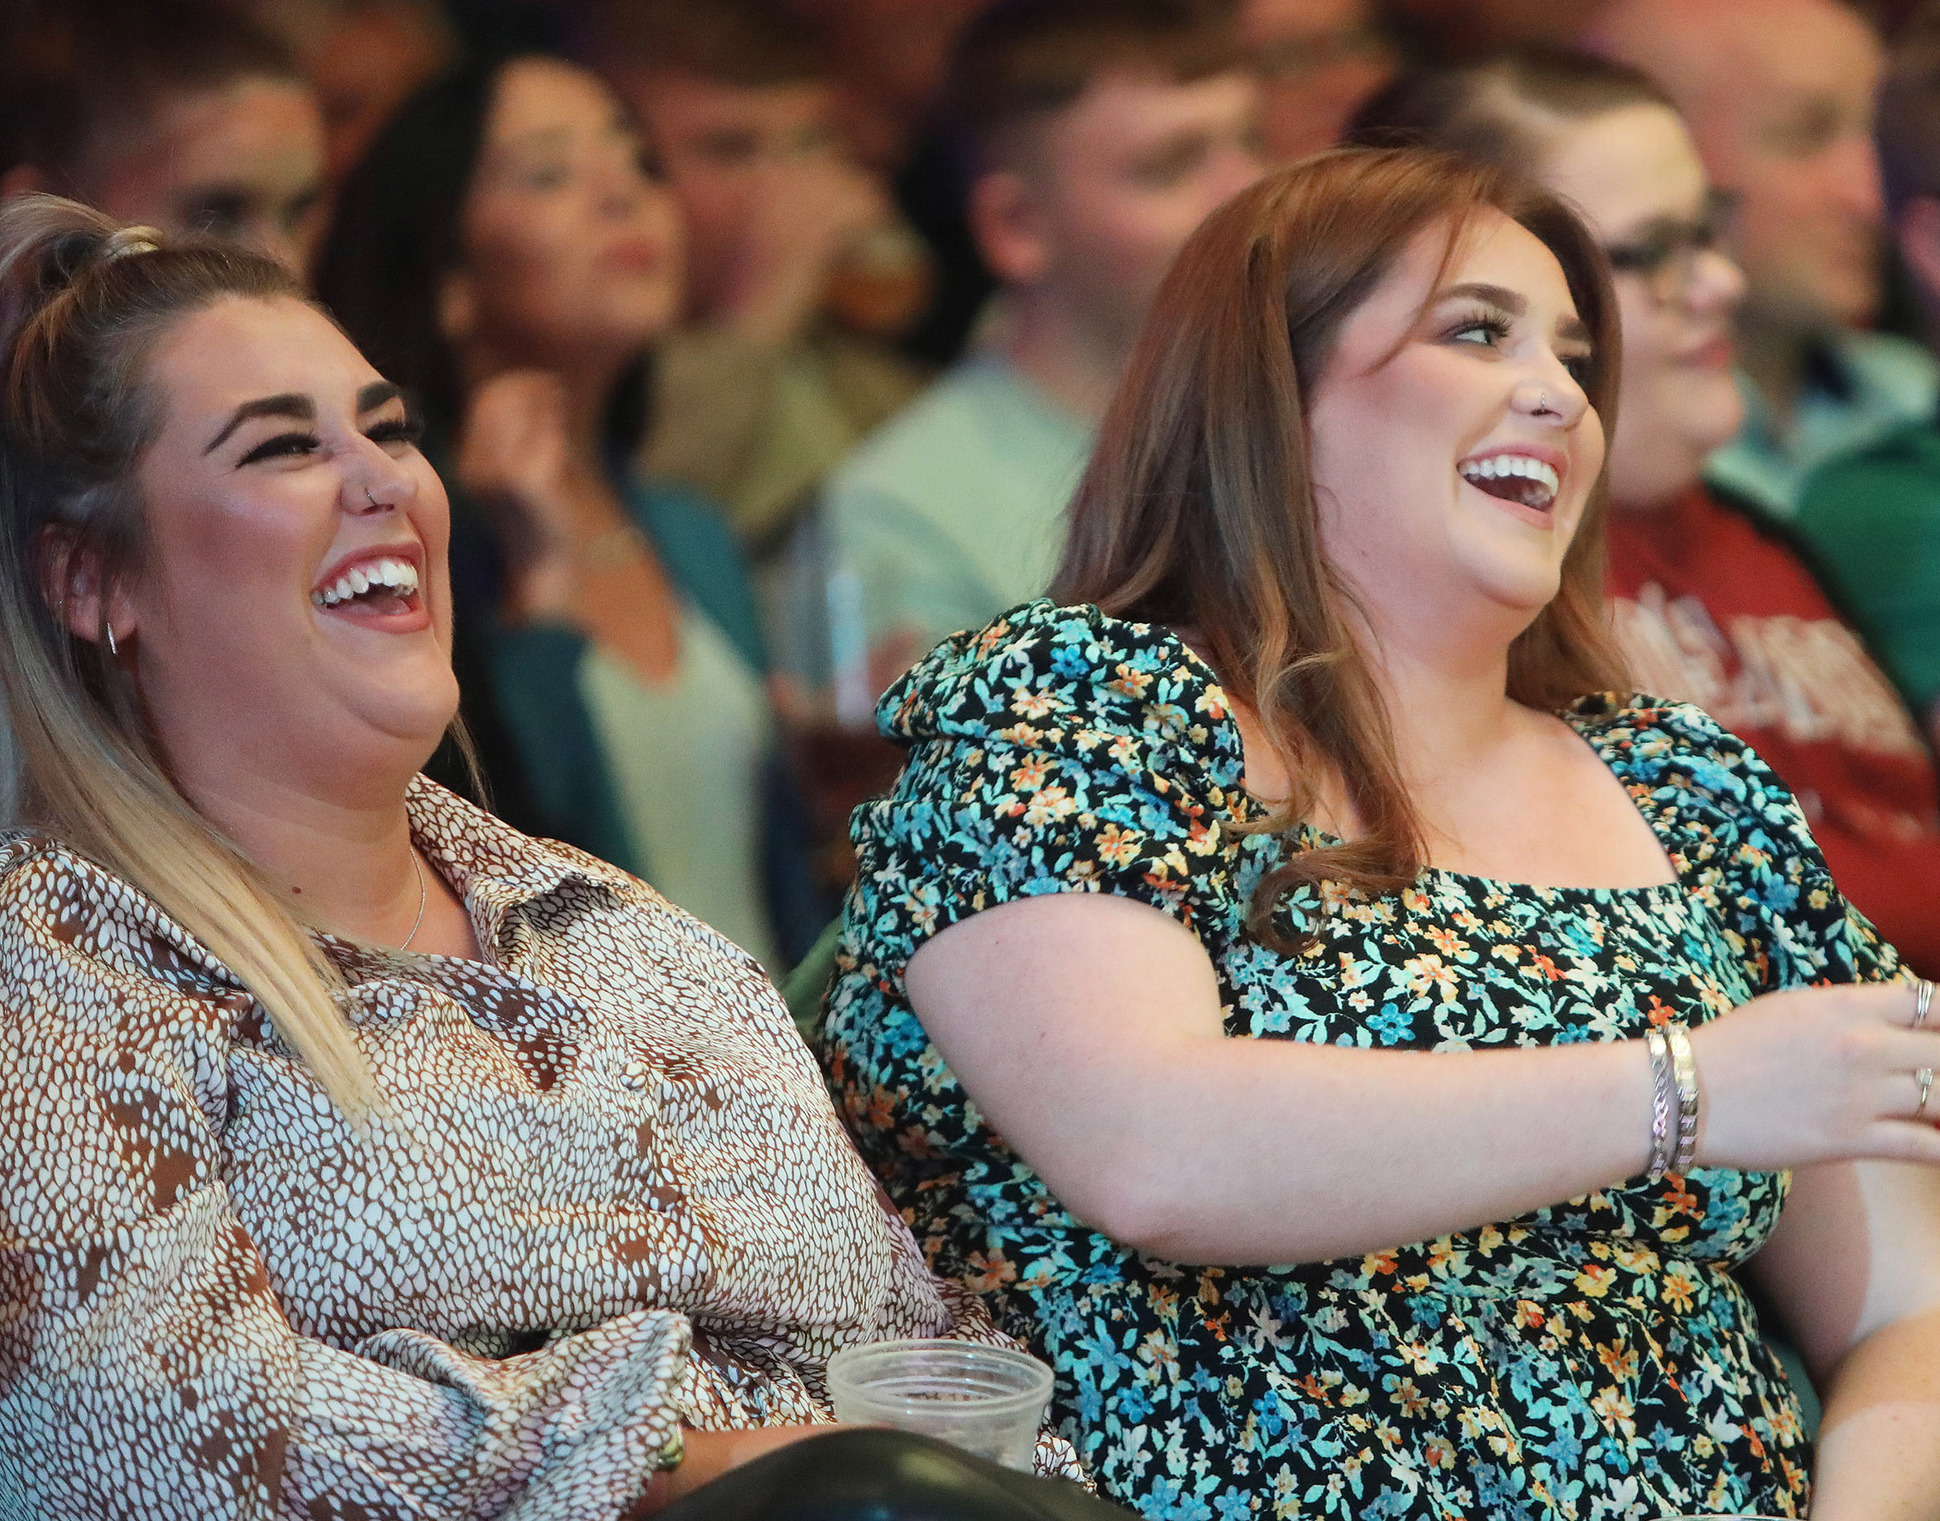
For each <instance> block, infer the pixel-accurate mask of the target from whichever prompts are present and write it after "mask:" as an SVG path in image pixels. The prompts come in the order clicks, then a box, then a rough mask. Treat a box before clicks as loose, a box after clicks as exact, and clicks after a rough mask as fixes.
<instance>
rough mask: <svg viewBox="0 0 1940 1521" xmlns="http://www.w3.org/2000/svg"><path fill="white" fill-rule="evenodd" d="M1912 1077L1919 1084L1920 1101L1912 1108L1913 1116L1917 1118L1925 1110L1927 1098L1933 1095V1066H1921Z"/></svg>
mask: <svg viewBox="0 0 1940 1521" xmlns="http://www.w3.org/2000/svg"><path fill="white" fill-rule="evenodd" d="M1913 1077H1914V1080H1915V1081H1916V1082H1918V1083H1919V1085H1920V1102H1919V1103H1918V1104H1916V1105H1915V1106H1914V1108H1913V1118H1914V1119H1916V1120H1917V1119H1919V1118H1920V1116H1921V1115H1923V1114H1925V1113H1926V1112H1927V1100H1928V1099H1930V1098H1932V1097H1933V1068H1931V1067H1922V1068H1921V1069H1920V1070H1919V1071H1918V1072H1916V1073H1914V1074H1913Z"/></svg>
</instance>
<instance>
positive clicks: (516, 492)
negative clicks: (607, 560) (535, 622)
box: [456, 370, 576, 623]
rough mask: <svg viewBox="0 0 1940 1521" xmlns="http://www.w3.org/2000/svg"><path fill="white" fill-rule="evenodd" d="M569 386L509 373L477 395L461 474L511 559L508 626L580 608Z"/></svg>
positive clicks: (462, 446) (542, 376)
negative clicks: (577, 601) (575, 560)
mask: <svg viewBox="0 0 1940 1521" xmlns="http://www.w3.org/2000/svg"><path fill="white" fill-rule="evenodd" d="M567 415H568V414H567V402H566V390H565V386H564V384H563V383H562V382H561V381H560V379H559V377H558V376H557V375H554V374H552V373H550V372H548V371H545V370H507V371H506V372H505V373H504V374H502V375H495V376H493V377H492V378H491V379H490V380H488V381H486V382H485V383H484V384H483V385H481V386H480V387H479V388H478V389H477V391H476V392H474V393H473V395H472V398H471V404H470V406H469V407H468V408H467V409H466V413H465V426H464V430H463V432H462V433H461V434H460V435H459V440H458V455H457V461H456V472H457V477H458V482H459V484H460V485H461V486H463V487H464V489H465V493H466V495H467V496H469V497H470V498H471V499H472V501H473V502H475V503H476V504H477V506H478V509H479V510H480V511H481V512H483V513H484V514H485V515H486V516H487V517H488V518H489V519H490V520H491V523H492V528H493V531H494V533H495V534H496V535H497V537H498V541H499V545H500V547H501V549H502V550H503V552H504V555H505V563H506V592H505V602H506V607H505V614H506V618H507V621H508V622H515V623H516V622H524V621H528V620H530V619H533V618H539V617H549V616H552V617H556V616H560V615H562V614H564V613H565V612H567V611H568V610H569V609H570V608H571V606H572V603H573V599H574V588H575V577H574V567H573V544H574V541H575V537H576V535H575V531H574V520H573V511H572V502H571V495H570V491H569V484H568V477H569V462H570V460H571V445H570V440H569V438H568V433H567Z"/></svg>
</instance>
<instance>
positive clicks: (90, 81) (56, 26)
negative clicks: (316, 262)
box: [0, 0, 323, 271]
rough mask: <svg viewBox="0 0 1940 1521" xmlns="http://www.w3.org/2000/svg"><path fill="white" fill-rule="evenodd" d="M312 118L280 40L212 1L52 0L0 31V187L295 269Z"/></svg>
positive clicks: (304, 254)
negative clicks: (253, 252)
mask: <svg viewBox="0 0 1940 1521" xmlns="http://www.w3.org/2000/svg"><path fill="white" fill-rule="evenodd" d="M322 176H323V118H322V115H321V113H320V112H319V110H318V108H317V101H316V96H315V94H314V93H313V92H312V90H311V89H310V86H309V85H308V84H307V83H305V81H304V80H303V79H302V77H301V76H300V75H299V74H298V73H297V70H296V67H295V65H294V64H293V63H292V62H291V60H290V58H289V57H288V55H287V54H286V53H285V52H284V51H283V49H282V48H281V46H280V45H279V44H278V42H277V41H276V40H275V39H274V38H273V37H272V36H271V35H270V34H269V33H268V32H266V31H263V30H261V29H259V28H258V27H257V26H256V25H255V24H254V23H253V22H251V21H249V20H247V19H246V18H245V17H244V16H242V15H241V14H240V13H239V12H237V11H235V10H232V9H230V8H228V7H226V6H223V5H220V4H216V3H212V0H201V3H194V0H64V3H60V4H48V5H44V6H41V7H38V8H37V9H36V10H35V11H33V12H30V13H29V14H27V15H25V16H22V17H18V18H16V19H15V20H13V21H12V22H11V24H9V25H8V26H6V27H5V29H4V31H0V195H19V194H22V193H25V192H28V191H35V190H46V191H53V192H55V193H57V194H60V195H65V196H71V197H72V198H74V199H75V200H78V201H85V202H87V203H88V204H89V205H92V206H96V207H98V208H100V209H101V210H102V211H105V212H107V213H108V215H110V216H113V217H118V218H120V219H122V220H123V221H129V222H145V223H149V224H151V225H153V226H157V227H160V228H163V229H164V230H166V231H169V232H177V233H189V232H197V233H208V234H211V235H213V236H216V237H223V238H232V239H234V240H236V241H238V242H241V243H246V244H248V245H249V246H251V247H253V248H256V249H259V250H260V251H262V252H264V253H267V254H269V255H271V256H272V257H274V258H276V259H278V260H280V261H282V262H283V263H284V264H286V265H288V266H289V267H290V268H292V269H295V270H298V271H301V270H303V269H304V268H305V267H306V265H307V262H308V254H309V247H310V244H311V241H312V240H313V238H314V236H315V234H316V225H315V223H316V212H317V202H318V193H319V189H320V187H321V183H322Z"/></svg>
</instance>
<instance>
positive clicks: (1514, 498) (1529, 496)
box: [1458, 454, 1561, 512]
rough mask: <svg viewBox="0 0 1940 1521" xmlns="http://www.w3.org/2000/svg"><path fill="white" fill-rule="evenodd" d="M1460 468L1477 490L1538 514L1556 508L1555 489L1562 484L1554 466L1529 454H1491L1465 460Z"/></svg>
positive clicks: (1463, 477) (1465, 477) (1463, 475)
mask: <svg viewBox="0 0 1940 1521" xmlns="http://www.w3.org/2000/svg"><path fill="white" fill-rule="evenodd" d="M1458 468H1459V469H1460V470H1461V473H1462V479H1463V480H1465V481H1467V482H1468V483H1469V484H1470V485H1471V486H1473V487H1475V489H1476V490H1478V491H1486V492H1487V493H1488V494H1489V495H1490V496H1494V497H1500V498H1501V499H1502V500H1503V501H1505V502H1514V503H1516V504H1517V505H1518V506H1521V507H1532V508H1534V509H1535V510H1536V511H1538V512H1547V511H1549V509H1550V508H1551V507H1552V506H1554V505H1555V503H1556V489H1557V487H1558V486H1559V485H1560V484H1561V482H1560V480H1559V479H1558V477H1557V474H1556V471H1555V470H1554V469H1553V468H1552V467H1551V466H1549V465H1546V464H1544V463H1543V461H1541V460H1539V459H1531V458H1530V457H1529V456H1528V455H1526V454H1491V455H1487V456H1485V457H1483V458H1481V459H1472V460H1465V461H1464V462H1463V463H1462V464H1461V465H1460V466H1459V467H1458Z"/></svg>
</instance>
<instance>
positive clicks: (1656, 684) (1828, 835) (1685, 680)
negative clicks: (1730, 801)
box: [1609, 487, 1940, 978]
mask: <svg viewBox="0 0 1940 1521" xmlns="http://www.w3.org/2000/svg"><path fill="white" fill-rule="evenodd" d="M1609 522H1610V574H1609V592H1610V596H1611V597H1612V599H1613V601H1614V610H1615V616H1616V628H1617V637H1618V639H1619V641H1620V642H1621V643H1622V645H1623V649H1624V653H1625V654H1626V655H1627V656H1628V657H1629V660H1630V668H1631V677H1632V679H1633V680H1634V681H1635V683H1636V685H1637V689H1638V690H1639V691H1641V692H1647V693H1649V694H1651V695H1652V696H1657V697H1669V698H1676V699H1680V700H1682V701H1685V702H1693V703H1696V704H1697V705H1698V706H1699V707H1701V708H1703V709H1704V710H1705V711H1706V712H1707V713H1709V714H1710V715H1711V716H1712V717H1713V718H1715V719H1717V721H1718V722H1719V723H1721V724H1722V725H1724V727H1725V728H1727V729H1729V730H1731V732H1732V733H1734V734H1736V735H1738V736H1739V737H1740V738H1741V739H1744V740H1746V741H1747V742H1748V743H1749V744H1750V745H1751V747H1752V748H1753V749H1754V750H1756V751H1757V752H1758V754H1759V755H1760V756H1761V757H1762V758H1763V759H1764V761H1765V763H1766V764H1767V765H1769V766H1770V767H1771V768H1772V770H1774V771H1775V772H1777V773H1778V775H1779V777H1780V778H1781V779H1782V780H1783V781H1784V783H1785V784H1786V786H1788V787H1790V788H1791V789H1792V791H1793V792H1794V793H1795V794H1797V796H1798V800H1799V804H1800V806H1801V807H1802V808H1803V809H1804V810H1805V816H1806V818H1807V820H1808V821H1809V822H1810V823H1811V825H1812V833H1813V836H1814V837H1815V838H1816V839H1817V840H1818V842H1819V848H1820V849H1821V850H1823V851H1824V852H1825V858H1826V861H1827V863H1828V864H1829V865H1830V866H1831V868H1832V876H1833V880H1834V881H1836V882H1837V883H1838V884H1839V888H1840V891H1842V892H1843V893H1844V894H1845V895H1846V897H1847V899H1848V900H1850V901H1851V902H1852V903H1853V904H1854V905H1855V906H1857V907H1858V909H1859V910H1860V912H1861V913H1863V914H1865V915H1866V917H1867V918H1869V919H1871V920H1872V921H1873V923H1874V924H1876V925H1877V926H1878V927H1879V930H1880V933H1881V934H1883V935H1884V936H1885V937H1886V938H1887V939H1888V940H1890V941H1891V942H1892V943H1893V944H1894V945H1895V946H1897V947H1898V948H1899V951H1900V954H1901V956H1902V957H1904V958H1905V960H1906V961H1907V962H1908V964H1909V965H1911V966H1912V967H1914V968H1915V969H1916V970H1917V971H1919V972H1920V973H1921V975H1923V976H1927V977H1935V978H1940V779H1936V776H1935V772H1934V764H1933V756H1932V753H1931V752H1930V751H1929V750H1928V749H1927V746H1926V745H1925V743H1924V742H1923V741H1922V740H1921V737H1920V733H1919V730H1918V729H1917V728H1916V727H1915V726H1914V723H1913V720H1912V718H1911V717H1910V716H1909V715H1908V713H1907V711H1906V707H1905V704H1903V703H1902V702H1901V701H1900V698H1899V694H1898V693H1897V692H1895V691H1894V689H1893V687H1892V685H1891V683H1889V682H1888V681H1887V679H1886V677H1885V675H1884V674H1883V673H1882V672H1881V671H1880V669H1879V667H1878V666H1877V665H1875V664H1874V663H1873V660H1872V658H1871V657H1870V656H1869V655H1868V654H1867V653H1866V651H1865V649H1864V647H1863V646H1862V645H1861V644H1860V642H1859V640H1858V638H1857V637H1856V636H1855V635H1854V634H1853V632H1852V630H1851V629H1849V628H1848V627H1847V626H1846V625H1845V623H1844V622H1843V621H1841V619H1840V617H1839V615H1838V613H1837V612H1836V611H1834V609H1833V607H1832V604H1831V603H1830V602H1829V601H1827V600H1826V595H1825V593H1824V591H1822V590H1821V589H1820V586H1819V583H1818V581H1817V580H1816V579H1815V578H1814V576H1813V574H1812V572H1811V570H1810V569H1808V568H1807V566H1806V564H1805V562H1804V561H1803V560H1802V559H1801V558H1800V557H1799V556H1798V554H1797V553H1796V552H1795V551H1793V550H1792V549H1791V548H1790V547H1789V546H1788V545H1787V544H1786V543H1785V542H1784V541H1783V540H1782V539H1781V538H1779V537H1778V536H1776V535H1775V534H1773V533H1772V532H1770V531H1769V530H1766V529H1762V528H1760V527H1759V526H1758V525H1757V524H1756V523H1755V522H1753V520H1752V519H1751V518H1749V517H1748V516H1746V515H1745V514H1744V513H1743V512H1740V511H1737V510H1734V509H1733V508H1730V507H1728V506H1725V505H1724V504H1722V503H1720V502H1719V501H1718V500H1717V499H1716V498H1715V497H1713V496H1711V495H1710V494H1709V493H1708V492H1706V491H1705V490H1704V489H1703V488H1701V487H1697V488H1693V489H1692V490H1691V491H1689V492H1687V493H1686V494H1685V495H1684V496H1682V497H1680V498H1678V499H1677V500H1676V501H1675V502H1673V503H1671V504H1669V505H1668V506H1665V507H1663V508H1661V509H1658V510H1655V511H1651V512H1616V511H1613V512H1612V513H1611V514H1610V519H1609Z"/></svg>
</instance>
